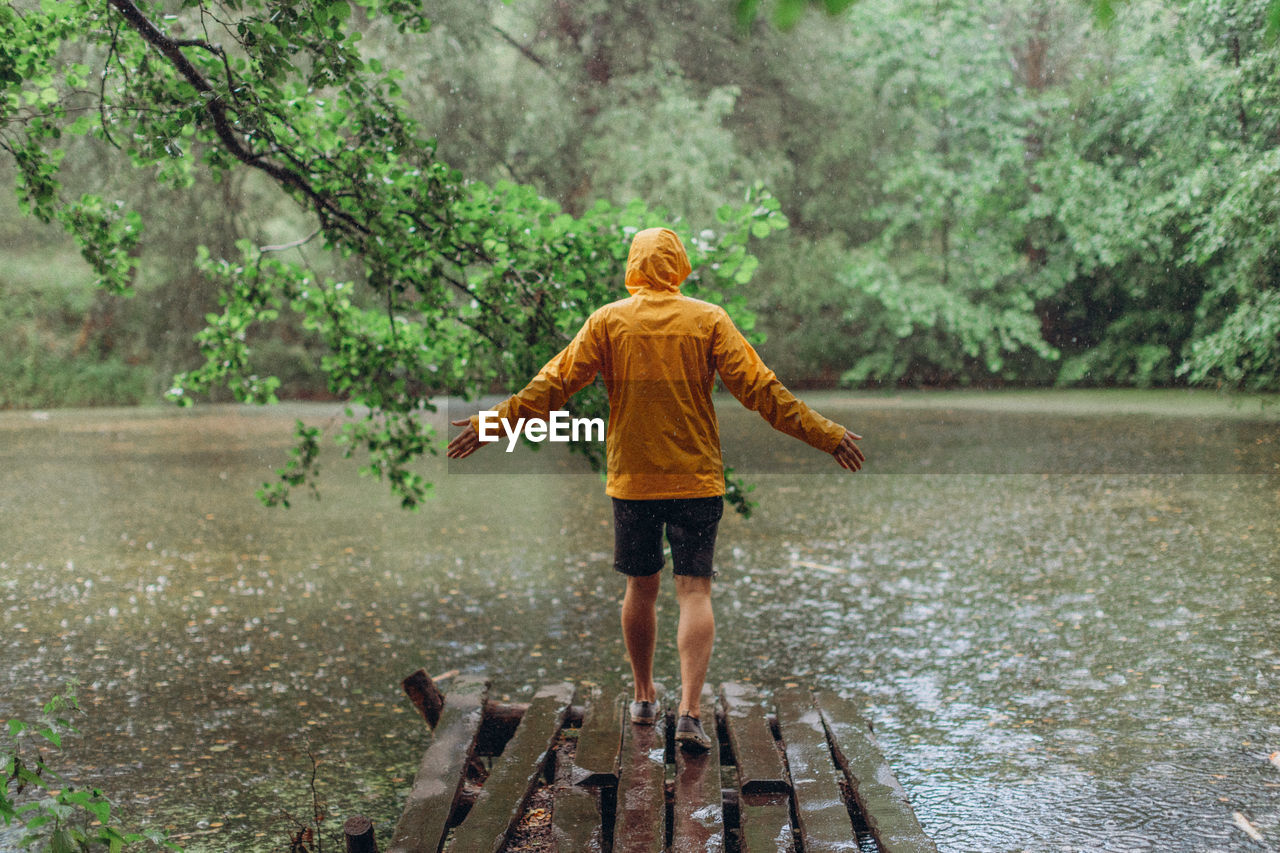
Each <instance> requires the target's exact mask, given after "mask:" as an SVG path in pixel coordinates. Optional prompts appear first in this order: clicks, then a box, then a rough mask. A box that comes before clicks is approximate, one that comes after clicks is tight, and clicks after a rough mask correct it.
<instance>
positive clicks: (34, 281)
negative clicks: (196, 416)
mask: <svg viewBox="0 0 1280 853" xmlns="http://www.w3.org/2000/svg"><path fill="white" fill-rule="evenodd" d="M73 260H74V259H73ZM41 261H42V265H41V266H40V267H39V268H36V267H34V266H32V267H28V266H26V265H23V264H19V263H13V262H11V263H9V264H7V265H6V269H5V270H3V271H0V288H2V289H3V293H4V298H3V299H0V364H3V365H4V371H5V374H4V382H3V383H0V409H7V408H42V407H51V406H97V405H107V404H121V403H137V402H141V401H142V400H144V399H145V398H146V396H147V382H148V371H147V370H146V369H145V368H143V367H140V366H138V365H133V364H129V363H127V362H126V361H125V359H124V357H123V356H122V355H121V354H119V353H116V352H113V351H111V349H110V347H107V346H104V342H103V339H104V337H106V336H108V335H109V334H110V329H109V327H110V325H111V323H110V319H111V316H112V314H113V312H114V310H115V302H116V298H115V297H114V296H111V295H109V294H105V293H104V294H100V295H99V296H97V297H95V295H94V291H93V285H92V284H91V283H90V282H88V281H85V280H84V276H83V275H78V274H77V272H76V271H75V270H74V269H73V263H72V264H69V263H66V262H64V260H63V259H62V258H59V257H56V256H55V255H54V254H53V253H52V252H45V253H44V254H43V257H42V258H41Z"/></svg>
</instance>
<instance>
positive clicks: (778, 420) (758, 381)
mask: <svg viewBox="0 0 1280 853" xmlns="http://www.w3.org/2000/svg"><path fill="white" fill-rule="evenodd" d="M711 355H712V359H713V361H714V364H715V368H716V372H718V373H719V374H720V379H721V380H722V381H723V382H724V386H725V387H726V388H728V389H729V393H730V394H732V395H733V396H734V397H736V398H737V400H738V402H740V403H742V405H744V406H746V407H747V408H748V409H751V410H752V411H753V412H759V413H760V417H762V418H764V419H765V420H766V421H768V422H769V425H770V426H772V427H773V428H774V429H776V430H778V431H779V432H784V433H786V434H787V435H789V436H791V437H793V438H798V439H800V440H801V441H803V442H804V443H805V444H808V445H810V446H811V447H816V448H817V449H818V450H821V451H823V452H824V453H831V452H833V451H835V449H836V447H837V446H838V445H839V444H840V442H841V440H842V439H843V438H844V434H845V428H844V427H843V426H841V425H840V424H838V423H836V422H835V421H832V420H829V419H827V418H824V417H823V416H822V415H820V414H818V413H817V412H815V411H814V410H813V409H811V408H809V407H808V406H807V405H805V404H804V402H802V401H801V400H799V399H797V398H796V396H795V395H794V394H792V393H791V392H790V391H788V390H787V388H786V386H785V385H783V384H782V382H780V381H779V380H778V377H777V375H775V374H774V372H773V371H772V370H770V369H769V368H768V366H766V365H765V363H764V361H763V360H762V359H761V358H760V356H759V355H757V354H756V351H755V349H753V348H752V346H751V344H749V343H747V339H746V338H744V337H743V336H742V333H741V332H739V331H738V328H737V327H736V326H735V325H734V324H733V321H732V320H731V319H729V315H728V314H726V313H724V312H723V311H721V312H720V313H719V315H718V317H717V318H716V327H715V333H714V335H713V337H712V345H711Z"/></svg>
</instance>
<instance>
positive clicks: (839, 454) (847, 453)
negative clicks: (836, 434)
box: [831, 430, 867, 471]
mask: <svg viewBox="0 0 1280 853" xmlns="http://www.w3.org/2000/svg"><path fill="white" fill-rule="evenodd" d="M858 441H862V436H860V435H858V434H856V433H852V432H849V430H845V431H844V438H842V439H840V443H839V444H838V445H836V449H835V450H833V451H831V455H832V456H834V457H835V458H836V464H838V465H839V466H840V467H841V468H844V469H846V470H848V471H861V470H862V463H864V462H866V461H867V457H865V456H863V455H862V449H861V448H859V447H858V445H857V444H855V443H854V442H858Z"/></svg>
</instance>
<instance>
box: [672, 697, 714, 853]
mask: <svg viewBox="0 0 1280 853" xmlns="http://www.w3.org/2000/svg"><path fill="white" fill-rule="evenodd" d="M702 720H703V725H702V728H703V731H705V732H706V733H707V735H708V736H709V737H710V738H711V749H710V750H709V751H707V752H703V753H691V752H688V751H686V750H684V749H681V748H680V747H679V744H677V746H676V750H675V753H676V755H675V758H676V781H675V802H674V803H673V806H672V821H671V849H672V850H690V851H698V853H717V851H721V850H724V803H723V798H722V797H721V794H720V744H719V743H718V741H717V739H716V719H715V714H714V712H713V710H712V700H711V695H710V693H707V692H704V694H703V702H702Z"/></svg>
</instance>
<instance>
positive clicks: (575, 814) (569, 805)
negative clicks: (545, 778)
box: [551, 785, 605, 853]
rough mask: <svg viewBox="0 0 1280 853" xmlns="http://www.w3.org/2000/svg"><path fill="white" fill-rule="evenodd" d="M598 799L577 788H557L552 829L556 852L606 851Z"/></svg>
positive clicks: (573, 786) (589, 852) (585, 852)
mask: <svg viewBox="0 0 1280 853" xmlns="http://www.w3.org/2000/svg"><path fill="white" fill-rule="evenodd" d="M597 797H598V794H596V793H593V792H592V791H590V790H588V789H586V788H580V787H577V786H576V785H570V786H565V787H561V788H557V789H556V793H555V801H554V802H555V805H554V808H553V812H552V829H551V832H552V844H553V846H554V848H555V853H601V851H603V850H604V849H605V848H604V827H603V825H602V821H601V815H600V806H599V801H598V800H597Z"/></svg>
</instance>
